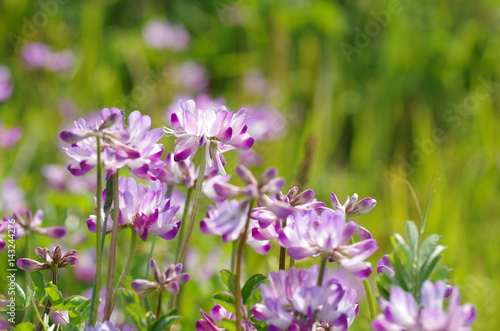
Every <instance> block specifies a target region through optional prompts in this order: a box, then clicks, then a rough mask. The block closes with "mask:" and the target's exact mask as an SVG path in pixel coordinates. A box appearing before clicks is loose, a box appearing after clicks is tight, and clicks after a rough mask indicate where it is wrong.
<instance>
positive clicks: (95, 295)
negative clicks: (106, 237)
mask: <svg viewBox="0 0 500 331" xmlns="http://www.w3.org/2000/svg"><path fill="white" fill-rule="evenodd" d="M96 140H97V166H96V168H97V169H96V172H97V185H96V195H95V196H96V200H97V203H96V204H97V206H96V231H95V242H96V268H95V276H94V285H93V286H92V300H91V301H90V316H89V319H88V325H89V326H94V325H95V323H96V320H97V310H98V307H99V295H100V293H101V274H102V269H101V264H102V263H101V260H102V247H103V245H102V243H101V191H102V186H101V185H102V184H101V171H102V169H101V139H100V138H99V137H96Z"/></svg>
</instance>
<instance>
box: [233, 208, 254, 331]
mask: <svg viewBox="0 0 500 331" xmlns="http://www.w3.org/2000/svg"><path fill="white" fill-rule="evenodd" d="M253 203H254V202H253V200H252V201H250V205H249V206H248V213H247V220H246V222H245V228H244V230H243V232H242V234H241V237H240V243H239V246H238V253H237V256H236V273H235V274H234V306H235V307H234V309H235V310H236V330H237V331H242V330H243V329H242V327H241V317H242V316H241V308H242V306H241V303H242V302H241V267H242V262H243V252H244V251H245V244H246V241H247V232H248V227H249V226H250V213H251V212H252V208H253Z"/></svg>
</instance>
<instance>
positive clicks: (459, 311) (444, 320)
mask: <svg viewBox="0 0 500 331" xmlns="http://www.w3.org/2000/svg"><path fill="white" fill-rule="evenodd" d="M448 292H449V289H448V287H447V285H446V283H445V282H443V281H438V282H436V283H432V282H431V281H428V280H427V281H425V282H424V284H423V285H422V288H421V295H420V298H421V300H420V301H421V302H420V305H419V304H418V303H417V301H416V300H415V298H414V297H413V296H412V295H411V294H410V293H407V292H405V291H403V290H402V289H401V288H400V287H393V288H391V294H390V300H389V301H387V300H385V299H383V298H381V299H380V307H381V308H382V314H380V315H379V316H378V317H377V319H375V320H374V321H373V322H372V330H375V331H393V330H408V331H457V330H464V331H465V330H471V328H470V325H471V324H472V323H473V322H474V321H475V320H476V310H475V308H474V306H472V305H470V304H465V305H460V294H459V290H458V288H454V289H453V293H452V295H451V298H450V302H449V304H448V309H447V311H446V310H445V309H444V307H443V303H444V299H445V297H446V294H447V293H448Z"/></svg>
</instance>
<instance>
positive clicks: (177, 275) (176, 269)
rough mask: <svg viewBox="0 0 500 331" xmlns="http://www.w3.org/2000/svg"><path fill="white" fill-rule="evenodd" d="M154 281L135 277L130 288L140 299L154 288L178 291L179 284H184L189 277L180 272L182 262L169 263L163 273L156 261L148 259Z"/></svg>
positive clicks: (172, 291) (174, 292) (171, 291)
mask: <svg viewBox="0 0 500 331" xmlns="http://www.w3.org/2000/svg"><path fill="white" fill-rule="evenodd" d="M149 263H150V267H151V271H152V273H153V277H154V279H155V281H154V282H152V281H149V280H146V279H136V280H134V281H132V288H133V289H134V291H136V292H137V294H138V295H139V297H140V298H141V299H143V298H145V297H146V296H147V295H148V294H150V293H151V292H153V291H155V290H160V291H167V292H169V293H172V294H176V293H178V292H179V289H180V286H181V285H184V284H186V283H187V282H188V281H189V279H190V278H191V277H190V276H189V275H188V274H182V273H181V272H182V263H177V264H176V265H174V264H171V265H170V266H169V267H168V268H167V270H165V272H164V273H162V274H161V273H160V270H159V269H158V266H157V265H156V262H155V261H154V260H153V259H151V260H150V261H149Z"/></svg>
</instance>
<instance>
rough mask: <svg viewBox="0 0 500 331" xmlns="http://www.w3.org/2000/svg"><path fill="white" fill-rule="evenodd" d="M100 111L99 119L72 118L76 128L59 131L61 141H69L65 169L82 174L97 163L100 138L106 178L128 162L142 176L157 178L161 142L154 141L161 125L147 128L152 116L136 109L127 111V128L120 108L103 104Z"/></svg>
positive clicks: (159, 133)
mask: <svg viewBox="0 0 500 331" xmlns="http://www.w3.org/2000/svg"><path fill="white" fill-rule="evenodd" d="M100 115H101V116H100V117H101V118H100V121H99V122H98V123H93V124H87V122H86V121H85V120H84V119H80V120H78V121H75V126H76V128H75V129H72V130H67V131H61V133H60V134H59V138H60V139H61V140H62V141H64V142H67V143H70V144H72V146H71V147H69V148H65V149H64V150H65V151H66V154H68V155H69V156H70V157H71V158H72V160H71V162H70V164H69V166H68V170H69V171H70V172H71V173H72V174H73V175H75V176H81V175H83V174H86V173H87V172H88V171H90V170H92V169H93V168H94V167H95V166H96V165H97V153H98V151H97V138H99V139H100V141H101V149H100V151H99V152H100V154H101V160H102V162H103V163H104V165H105V167H106V172H107V175H108V176H107V177H108V178H109V177H110V176H111V175H112V174H114V173H115V172H116V171H117V169H119V168H123V167H125V166H128V167H130V168H131V169H132V172H133V173H134V174H135V175H137V176H139V177H141V178H144V179H147V180H154V179H156V177H155V176H154V175H153V172H154V166H155V165H156V161H158V159H159V158H160V156H161V154H162V152H163V148H161V145H159V144H157V143H156V142H157V141H158V140H159V139H160V138H161V137H162V135H163V134H162V131H161V129H159V128H158V129H154V130H151V131H149V129H150V127H151V118H150V117H149V116H146V115H144V116H143V115H141V113H140V112H139V111H137V110H136V111H134V112H132V113H131V114H130V115H129V117H128V126H127V127H126V129H124V125H123V119H122V114H121V111H120V110H119V109H117V108H111V109H108V108H104V109H103V110H101V113H100Z"/></svg>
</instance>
